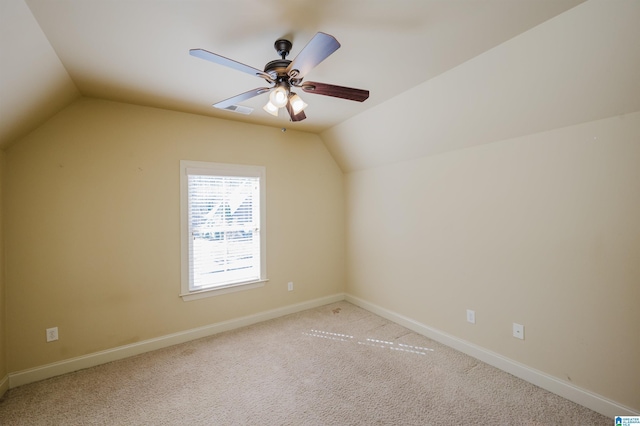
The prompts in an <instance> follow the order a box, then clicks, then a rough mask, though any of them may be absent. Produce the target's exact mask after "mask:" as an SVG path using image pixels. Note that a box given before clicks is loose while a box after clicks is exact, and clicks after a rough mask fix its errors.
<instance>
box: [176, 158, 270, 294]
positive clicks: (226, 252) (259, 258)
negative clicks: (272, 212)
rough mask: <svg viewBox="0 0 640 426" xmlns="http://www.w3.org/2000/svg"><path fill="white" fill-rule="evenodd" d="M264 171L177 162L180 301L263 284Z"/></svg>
mask: <svg viewBox="0 0 640 426" xmlns="http://www.w3.org/2000/svg"><path fill="white" fill-rule="evenodd" d="M264 186H265V168H264V167H261V166H243V165H233V164H220V163H205V162H199V161H181V162H180V196H181V200H180V204H181V227H182V229H181V234H182V288H181V290H182V291H181V294H180V295H181V296H182V298H183V300H192V299H197V298H201V297H208V296H216V295H218V294H223V293H228V292H232V291H238V290H246V289H250V288H255V287H260V286H263V285H264V282H265V281H266V262H265V246H266V244H265V234H264V224H265V220H264V219H265V213H264V212H265V188H264Z"/></svg>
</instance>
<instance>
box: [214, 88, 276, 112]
mask: <svg viewBox="0 0 640 426" xmlns="http://www.w3.org/2000/svg"><path fill="white" fill-rule="evenodd" d="M270 90H271V88H269V87H258V88H257V89H253V90H249V91H248V92H244V93H240V94H239V95H236V96H234V97H232V98H229V99H225V100H224V101H220V102H218V103H216V104H213V106H214V107H216V108H220V109H226V108H229V107H230V106H232V105H235V104H237V103H239V102H242V101H246V100H247V99H251V98H253V97H255V96H258V95H261V94H263V93H267V92H268V91H270Z"/></svg>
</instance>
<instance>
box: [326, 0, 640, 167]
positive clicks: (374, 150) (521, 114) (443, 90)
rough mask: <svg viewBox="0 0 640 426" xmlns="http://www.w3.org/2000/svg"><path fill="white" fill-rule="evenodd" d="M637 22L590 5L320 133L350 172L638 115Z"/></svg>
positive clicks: (607, 6)
mask: <svg viewBox="0 0 640 426" xmlns="http://www.w3.org/2000/svg"><path fill="white" fill-rule="evenodd" d="M639 23H640V1H637V0H613V1H610V0H590V1H588V2H586V3H583V4H581V5H579V6H576V7H575V8H573V9H571V10H569V11H567V12H565V13H563V14H561V15H559V16H557V17H555V18H553V19H551V20H549V21H547V22H545V23H543V24H541V25H539V26H537V27H535V28H533V29H531V30H529V31H527V32H525V33H523V34H521V35H519V36H517V37H515V38H513V39H511V40H509V41H507V42H505V43H503V44H501V45H499V46H497V47H495V48H493V49H491V50H489V51H487V52H485V53H483V54H481V55H479V56H477V57H475V58H473V59H471V60H469V61H467V62H465V63H463V64H461V65H460V66H458V67H456V68H454V69H452V70H449V71H448V72H446V73H443V74H441V75H439V76H437V77H434V78H432V79H429V80H427V81H426V82H424V83H422V84H420V85H418V86H416V87H413V88H411V89H410V90H409V91H406V92H404V93H401V94H400V95H398V96H396V97H394V98H392V99H390V100H388V101H387V102H384V103H381V104H379V105H376V106H374V107H373V108H370V109H368V110H366V111H363V112H362V113H360V114H359V115H356V116H355V117H353V118H350V119H348V120H346V121H344V122H343V123H340V124H338V125H336V126H334V127H332V128H330V129H328V130H326V131H325V132H323V133H321V136H322V138H323V140H324V141H325V144H326V145H327V147H328V148H329V150H330V151H331V153H332V155H333V157H334V158H335V159H336V161H337V162H338V164H339V165H340V166H341V168H342V169H343V171H345V172H350V171H355V170H361V169H367V168H371V167H376V166H381V165H384V164H389V163H393V162H398V161H404V160H408V159H412V158H418V157H423V156H427V155H434V154H438V153H442V152H446V151H451V150H455V149H461V148H466V147H470V146H473V145H478V144H483V143H489V142H493V141H500V140H505V139H510V138H515V137H518V136H523V135H529V134H533V133H539V132H543V131H547V130H551V129H556V128H561V127H567V126H570V125H575V124H579V123H584V122H588V121H594V120H598V119H602V118H608V117H612V116H619V115H623V114H626V113H631V112H636V111H640V77H639V76H640V24H639Z"/></svg>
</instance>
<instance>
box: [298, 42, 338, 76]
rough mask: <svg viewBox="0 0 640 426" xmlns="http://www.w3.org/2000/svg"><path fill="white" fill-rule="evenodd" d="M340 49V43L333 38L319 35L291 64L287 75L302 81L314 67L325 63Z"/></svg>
mask: <svg viewBox="0 0 640 426" xmlns="http://www.w3.org/2000/svg"><path fill="white" fill-rule="evenodd" d="M339 47H340V43H338V40H336V39H335V38H334V37H333V36H331V35H329V34H325V33H317V34H316V35H315V36H313V38H312V39H311V41H310V42H309V43H307V45H306V46H305V47H304V48H303V49H302V50H301V51H300V53H298V56H296V57H295V59H294V60H293V61H292V62H291V63H290V64H289V66H288V67H287V74H288V75H289V76H290V77H291V78H295V79H302V78H303V77H304V76H305V75H306V74H307V73H308V72H309V71H311V70H312V69H313V67H315V66H316V65H318V64H319V63H320V62H322V61H324V60H325V59H326V58H327V57H329V55H331V54H332V53H333V52H335V51H336V50H338V48H339Z"/></svg>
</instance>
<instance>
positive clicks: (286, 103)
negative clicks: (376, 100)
mask: <svg viewBox="0 0 640 426" xmlns="http://www.w3.org/2000/svg"><path fill="white" fill-rule="evenodd" d="M292 46H293V45H292V43H291V42H290V41H289V40H285V39H279V40H276V42H275V43H274V48H275V49H276V52H278V55H280V57H281V59H276V60H274V61H271V62H269V63H268V64H267V65H265V67H264V71H261V70H259V69H257V68H253V67H250V66H248V65H245V64H242V63H240V62H237V61H234V60H232V59H229V58H225V57H224V56H220V55H217V54H215V53H211V52H209V51H207V50H204V49H191V50H189V54H191V55H192V56H195V57H197V58H201V59H205V60H207V61H211V62H214V63H216V64H219V65H225V66H227V67H230V68H233V69H236V70H238V71H242V72H245V73H248V74H251V75H254V76H256V77H260V78H263V79H265V80H266V81H267V82H268V83H269V87H258V88H257V89H253V90H249V91H248V92H244V93H241V94H239V95H236V96H234V97H232V98H229V99H225V100H224V101H221V102H218V103H216V104H213V106H214V107H216V108H220V109H231V110H233V109H235V108H234V107H235V106H236V104H237V103H238V102H242V101H245V100H247V99H251V98H253V97H255V96H258V95H261V94H263V93H269V102H267V104H266V105H265V106H264V110H265V111H267V112H268V113H269V114H272V115H274V116H276V117H277V116H278V111H279V110H280V108H286V110H287V112H288V113H289V117H290V118H291V121H302V120H304V119H305V118H307V117H306V115H305V113H304V109H305V108H306V107H307V104H306V103H305V102H304V101H303V100H302V99H301V98H300V96H298V94H296V93H295V92H294V91H293V89H295V88H299V89H301V90H302V91H303V92H305V93H315V94H317V95H325V96H332V97H335V98H341V99H347V100H351V101H358V102H363V101H364V100H366V99H367V98H368V97H369V91H368V90H362V89H354V88H351V87H343V86H336V85H333V84H326V83H317V82H314V81H306V82H303V81H302V80H303V78H304V77H305V76H306V75H307V73H308V72H309V71H311V70H312V69H313V68H314V67H315V66H316V65H318V64H319V63H320V62H322V61H324V60H325V59H326V58H327V57H329V55H331V54H332V53H333V52H335V51H336V50H338V48H340V43H338V40H336V39H335V38H334V37H333V36H331V35H329V34H325V33H322V32H319V33H317V34H316V35H315V36H314V37H313V38H312V39H311V41H310V42H309V43H308V44H307V45H306V46H305V47H304V48H303V49H302V50H301V51H300V53H298V56H296V57H295V59H293V61H290V60H288V59H286V57H287V56H288V55H289V51H290V50H291V47H292Z"/></svg>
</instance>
